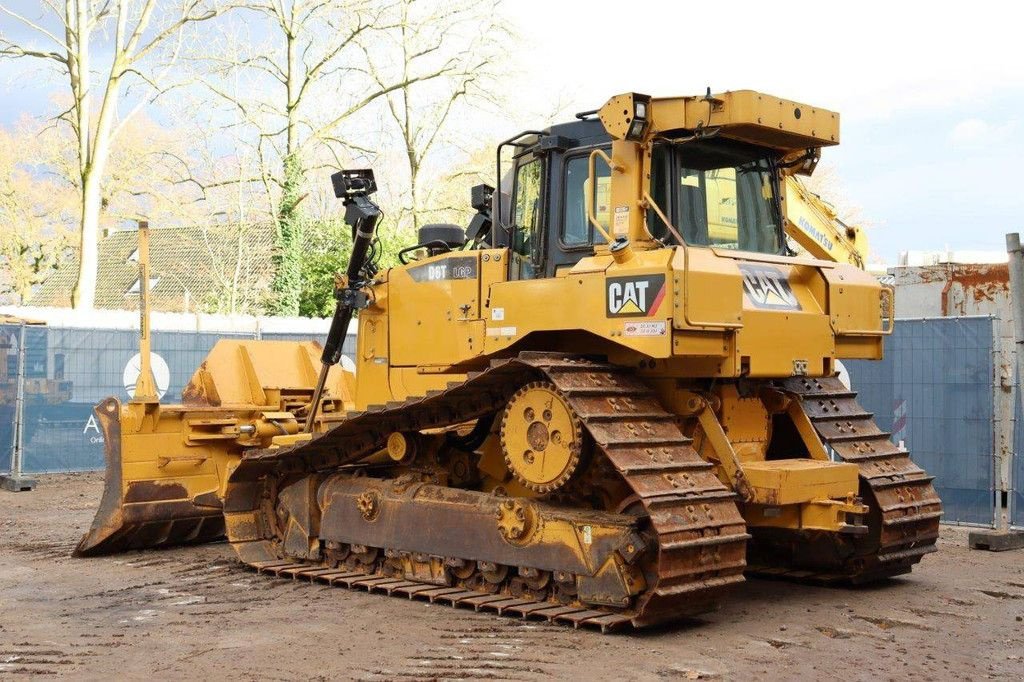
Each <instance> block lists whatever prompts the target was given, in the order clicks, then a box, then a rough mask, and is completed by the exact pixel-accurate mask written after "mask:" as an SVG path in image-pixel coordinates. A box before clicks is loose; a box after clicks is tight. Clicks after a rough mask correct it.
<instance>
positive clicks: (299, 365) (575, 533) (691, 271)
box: [76, 91, 942, 630]
mask: <svg viewBox="0 0 1024 682" xmlns="http://www.w3.org/2000/svg"><path fill="white" fill-rule="evenodd" d="M838 142H839V119H838V115H837V114H835V113H833V112H830V111H827V110H824V109H820V108H817V107H813V106H809V105H805V104H800V103H797V102H792V101H788V100H784V99H779V98H776V97H772V96H769V95H765V94H761V93H757V92H752V91H735V92H725V93H721V94H714V95H712V94H711V93H710V92H709V93H708V94H706V95H704V96H695V97H669V98H652V97H648V96H645V95H641V94H637V93H628V94H623V95H619V96H616V97H612V98H611V99H610V100H608V102H607V103H606V104H605V105H604V106H602V107H601V108H600V109H597V110H594V111H589V112H583V113H581V114H579V115H577V119H576V120H574V121H571V122H569V123H565V124H561V125H555V126H552V127H551V128H549V129H546V130H535V131H526V132H524V133H522V134H520V135H517V136H515V137H513V138H511V139H508V140H505V141H504V142H502V143H501V144H500V145H498V148H497V154H496V166H497V170H498V174H499V177H500V175H501V170H502V169H503V168H504V167H506V166H509V167H510V168H511V171H510V172H509V174H508V175H507V178H508V182H507V183H505V184H504V186H502V185H501V184H499V187H500V189H499V190H495V189H493V188H491V187H489V186H486V185H481V186H478V187H476V188H474V190H473V193H472V201H471V203H472V206H473V208H474V209H475V210H476V211H477V213H476V215H475V216H474V217H473V220H472V221H471V223H470V225H469V227H468V228H467V229H465V230H463V229H462V228H460V227H457V226H454V225H430V226H426V227H424V228H422V229H421V230H420V233H419V243H418V244H417V245H416V246H414V247H411V248H410V249H407V250H406V251H405V252H403V253H402V254H400V259H401V261H402V265H400V266H397V267H393V268H389V269H381V268H379V267H378V265H377V262H376V258H375V254H376V253H378V251H377V250H376V249H374V248H373V243H374V231H375V227H376V223H377V220H378V218H379V216H380V211H379V209H378V207H377V206H376V205H375V204H374V203H373V201H372V199H371V197H372V196H373V194H374V192H375V190H376V183H375V180H374V177H373V173H372V172H371V171H342V172H339V173H337V174H335V175H334V176H333V177H332V181H333V183H334V190H335V194H336V195H337V196H338V197H339V198H341V199H342V200H343V203H344V206H345V218H346V221H347V222H348V224H349V225H350V226H351V227H352V231H353V249H352V256H351V260H350V262H349V266H348V269H347V272H346V273H345V274H344V275H339V277H338V281H337V286H336V292H335V294H336V298H337V308H336V312H335V316H334V319H333V321H332V325H331V329H330V333H329V334H328V336H327V338H326V340H325V343H324V345H323V347H322V349H321V348H319V347H318V346H316V345H315V344H312V343H305V344H303V343H286V342H255V341H237V340H222V341H220V342H218V344H217V345H216V346H215V347H214V348H213V350H212V351H211V352H210V354H209V356H208V357H207V359H206V361H205V362H204V363H203V364H202V366H201V367H200V368H199V369H198V370H197V371H196V373H195V375H194V376H193V377H192V380H191V381H190V383H189V384H188V386H187V388H186V389H185V391H184V394H183V399H182V404H180V405H161V404H159V402H158V401H157V400H156V398H155V397H154V392H153V391H152V390H151V387H150V386H147V384H146V382H147V381H149V380H148V379H146V378H145V377H144V376H143V377H140V386H139V387H138V389H137V391H136V395H135V398H134V399H133V400H132V401H130V402H128V403H126V404H121V403H120V402H119V401H118V400H117V399H115V398H110V399H108V400H106V401H104V402H103V403H101V404H100V405H98V406H97V408H96V411H97V415H98V417H99V420H100V423H101V424H102V428H103V430H104V434H105V436H106V448H107V450H106V452H107V483H106V488H105V491H104V495H103V500H102V502H101V506H100V510H99V512H98V514H97V517H96V520H95V522H94V524H93V526H92V528H91V529H90V531H89V532H88V533H87V534H86V536H85V537H84V538H83V539H82V541H81V543H80V544H79V546H78V548H77V550H76V554H78V555H79V556H91V555H96V554H103V553H108V552H115V551H122V550H127V549H134V548H144V547H154V546H162V545H169V544H180V543H189V542H199V541H205V540H209V539H212V538H216V537H220V536H223V535H226V536H227V539H228V540H229V542H230V543H231V544H232V546H233V547H234V549H235V551H236V552H237V555H238V557H239V559H240V560H241V561H242V562H244V563H245V564H247V565H248V566H250V567H252V568H254V569H256V570H258V571H260V572H263V573H270V574H274V575H277V576H288V577H292V578H302V579H306V580H310V581H317V582H321V583H325V584H331V585H340V586H345V587H351V588H360V589H364V590H367V591H373V592H382V593H387V594H393V595H401V596H407V597H410V598H413V597H415V598H419V599H426V600H430V601H432V602H442V603H447V604H453V605H460V606H467V607H472V608H475V609H478V610H480V609H484V610H490V611H495V612H498V613H502V614H515V615H518V616H522V617H531V618H538V619H545V620H548V621H554V622H565V623H571V624H573V625H575V626H581V625H585V626H591V627H596V628H600V629H601V630H611V629H615V628H620V627H629V626H632V627H644V626H649V625H652V624H656V623H663V622H666V621H671V620H675V619H679V618H684V617H689V616H693V615H695V614H698V613H701V612H704V611H706V610H708V609H710V608H713V607H714V606H715V604H716V602H717V601H718V600H719V599H720V598H721V597H722V596H723V594H724V593H725V592H727V590H728V589H729V588H730V587H731V586H733V585H735V584H736V583H738V582H739V581H741V580H742V579H743V576H744V573H756V574H761V575H773V576H778V577H784V578H789V579H793V580H802V581H808V582H815V583H820V582H825V583H832V582H839V583H864V582H869V581H873V580H878V579H881V578H886V577H889V576H895V575H899V574H902V573H906V572H908V571H910V570H911V567H912V566H913V565H914V564H916V563H917V562H918V561H920V560H921V557H922V556H924V555H925V554H927V553H929V552H931V551H934V549H935V541H936V538H937V535H938V523H939V517H940V516H941V513H942V506H941V502H940V501H939V499H938V497H937V495H936V493H935V490H934V488H933V486H932V483H931V481H932V479H931V477H929V476H928V475H927V474H926V473H925V472H924V471H922V470H921V469H920V468H918V467H917V466H916V465H914V463H913V462H912V461H911V460H910V457H909V455H908V453H907V452H906V451H905V450H903V449H901V448H900V447H898V446H897V445H895V444H893V443H892V442H891V441H890V439H889V434H887V433H885V432H882V431H881V430H879V428H878V427H877V426H876V424H875V422H874V421H873V419H872V415H871V414H870V413H868V412H867V411H865V410H864V409H863V408H862V407H861V406H860V404H859V403H858V402H857V399H856V394H855V393H853V392H851V391H850V390H849V389H847V388H846V387H845V386H843V385H842V384H841V383H840V382H839V380H838V379H837V378H836V362H837V360H839V359H846V358H857V359H880V358H881V357H882V352H883V341H884V338H885V336H886V335H887V334H889V333H891V331H892V327H893V301H892V292H891V290H889V289H886V288H883V287H882V286H881V285H880V284H879V283H878V282H877V281H876V280H875V278H873V277H872V276H870V275H868V274H867V273H865V272H864V271H863V270H862V269H860V268H859V267H858V266H859V265H862V263H863V249H864V248H865V242H864V241H863V238H862V235H860V233H859V231H857V230H856V229H854V228H847V226H845V225H842V224H841V223H839V222H838V221H837V220H835V219H834V215H830V214H829V213H828V211H827V206H825V205H824V204H823V203H821V202H818V201H816V200H815V199H814V198H812V197H813V195H810V194H809V193H808V192H807V191H806V189H804V188H803V187H802V186H801V185H799V184H796V181H795V180H793V179H792V176H794V175H798V174H809V173H811V172H812V171H813V170H814V167H815V165H816V164H817V162H818V159H819V157H820V151H821V149H822V148H823V147H826V146H830V145H835V144H838ZM790 241H792V242H795V243H796V244H797V245H799V246H800V247H801V248H802V249H803V250H804V251H806V253H807V254H808V255H806V256H803V255H796V254H795V252H794V250H793V249H792V248H791V244H790ZM140 251H141V249H140ZM142 281H146V279H145V278H143V279H142ZM356 313H358V335H357V338H356V349H355V368H356V369H355V371H354V372H349V371H345V370H342V369H341V368H340V367H339V366H338V361H339V359H340V357H341V346H342V342H343V340H344V338H345V335H346V332H347V330H348V328H349V324H350V322H351V321H352V319H353V317H354V315H356ZM143 319H144V324H143V335H142V343H143V349H144V350H146V347H147V344H148V329H147V325H146V324H145V316H143ZM145 355H146V353H145V352H144V353H143V357H145ZM145 370H146V368H145V367H143V373H142V374H143V375H147V372H146V371H145Z"/></svg>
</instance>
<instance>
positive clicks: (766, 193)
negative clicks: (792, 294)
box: [495, 119, 788, 279]
mask: <svg viewBox="0 0 1024 682" xmlns="http://www.w3.org/2000/svg"><path fill="white" fill-rule="evenodd" d="M680 134H681V136H682V137H683V138H684V141H682V142H679V141H677V140H674V139H672V138H670V137H666V139H665V140H664V141H663V142H659V143H656V144H654V145H653V147H652V154H651V161H650V169H651V172H650V178H649V180H648V181H647V182H648V183H649V188H648V191H649V193H650V196H651V198H652V199H653V203H654V204H656V205H657V206H658V207H659V208H660V209H661V211H662V213H663V214H664V218H667V219H668V223H670V224H671V225H674V226H677V227H678V232H677V233H673V231H672V230H670V229H669V227H668V224H666V221H665V220H664V219H663V217H662V216H659V215H658V212H657V211H654V210H650V211H648V212H647V218H646V228H647V231H648V233H649V235H650V236H651V237H653V238H654V239H655V240H657V241H658V242H661V244H662V245H665V246H673V245H679V246H695V247H715V248H722V249H731V250H736V251H746V252H753V253H763V254H773V255H787V254H788V251H787V250H786V248H785V244H786V242H785V237H784V234H783V213H782V206H781V192H780V189H779V187H780V177H781V173H780V170H779V162H780V158H779V157H780V155H779V154H778V153H777V152H775V151H774V150H772V149H770V148H765V147H760V146H758V145H754V144H749V143H744V142H740V141H736V140H729V139H724V138H715V137H710V138H708V139H693V138H692V136H688V131H680ZM611 146H612V139H611V137H610V136H609V135H608V134H607V133H606V132H605V131H604V129H603V127H602V126H601V125H600V124H599V123H598V122H597V121H596V120H592V119H585V120H582V121H577V122H573V123H567V124H562V125H558V126H553V127H552V128H550V129H549V130H547V131H544V132H543V133H541V134H535V135H533V136H532V137H529V138H528V141H527V146H525V147H524V148H523V149H521V150H520V151H519V152H518V153H517V154H516V155H515V157H514V173H513V182H512V191H511V195H510V199H511V206H510V208H509V209H508V210H507V211H503V213H505V215H506V219H507V220H508V224H507V226H503V225H498V226H496V227H495V229H496V230H507V232H508V234H509V242H510V247H511V251H512V255H511V259H510V264H509V267H510V272H509V277H510V279H533V278H540V277H554V276H556V275H557V274H558V272H559V271H560V270H561V269H567V268H569V267H572V266H573V265H575V264H576V263H577V262H578V261H579V260H580V259H581V258H583V257H585V256H589V255H592V254H593V253H594V251H595V249H600V248H602V247H605V248H607V239H606V238H605V235H604V234H602V231H601V230H599V229H597V226H595V225H594V224H593V222H594V221H596V222H597V223H598V225H599V226H600V227H602V228H603V231H604V232H610V231H611V230H612V221H613V216H612V208H611V170H610V168H609V166H608V163H607V161H606V160H605V158H604V156H598V157H597V158H596V159H595V165H594V177H592V178H591V177H590V169H589V165H590V164H589V161H590V155H591V153H592V152H593V151H594V150H599V151H601V152H603V153H604V154H605V155H607V154H610V153H611ZM588 195H589V203H590V205H591V206H592V207H593V208H592V211H593V215H592V216H588V213H587V206H588ZM591 217H592V218H593V219H594V221H592V220H590V218H591ZM680 237H681V238H682V242H680V239H679V238H680ZM655 246H657V245H655Z"/></svg>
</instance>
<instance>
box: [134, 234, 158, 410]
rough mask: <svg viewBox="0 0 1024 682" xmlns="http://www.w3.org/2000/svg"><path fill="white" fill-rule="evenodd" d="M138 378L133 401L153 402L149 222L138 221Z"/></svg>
mask: <svg viewBox="0 0 1024 682" xmlns="http://www.w3.org/2000/svg"><path fill="white" fill-rule="evenodd" d="M138 252H139V360H140V367H139V378H138V379H137V380H136V382H135V393H134V394H133V395H132V400H133V401H134V402H148V403H155V402H157V401H158V400H159V399H160V398H159V397H158V396H157V394H156V379H154V378H153V366H152V363H151V358H150V351H151V350H152V348H151V345H152V344H151V341H150V334H149V223H148V222H146V221H141V222H140V223H139V249H138Z"/></svg>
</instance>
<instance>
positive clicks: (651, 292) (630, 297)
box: [607, 275, 665, 317]
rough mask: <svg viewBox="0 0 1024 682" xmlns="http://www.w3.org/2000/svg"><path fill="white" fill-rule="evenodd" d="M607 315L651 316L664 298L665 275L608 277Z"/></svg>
mask: <svg viewBox="0 0 1024 682" xmlns="http://www.w3.org/2000/svg"><path fill="white" fill-rule="evenodd" d="M607 294H608V296H607V304H608V305H607V314H608V317H653V316H654V315H655V314H656V313H657V312H658V308H660V307H661V302H662V300H663V299H664V298H665V275H643V276H640V277H609V278H608V288H607Z"/></svg>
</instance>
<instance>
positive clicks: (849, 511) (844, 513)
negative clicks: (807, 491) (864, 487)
mask: <svg viewBox="0 0 1024 682" xmlns="http://www.w3.org/2000/svg"><path fill="white" fill-rule="evenodd" d="M867 513H868V507H867V506H866V505H863V504H860V503H859V502H856V501H852V500H850V499H845V500H831V499H816V500H811V501H810V502H806V503H804V504H799V505H788V506H778V505H761V504H747V505H744V508H743V518H744V519H745V520H746V521H747V525H748V526H751V527H759V528H780V529H786V530H820V531H826V532H832V533H843V532H864V529H865V528H866V527H865V526H864V525H863V517H864V515H865V514H867Z"/></svg>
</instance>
